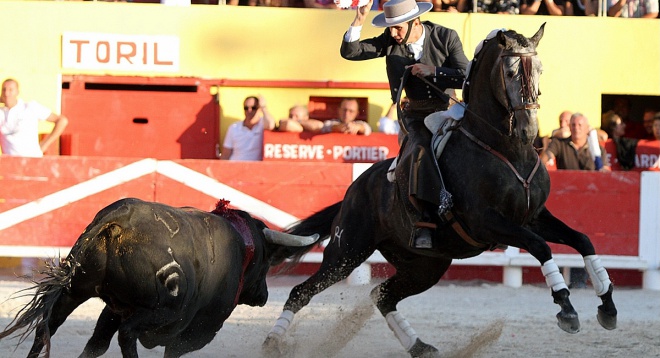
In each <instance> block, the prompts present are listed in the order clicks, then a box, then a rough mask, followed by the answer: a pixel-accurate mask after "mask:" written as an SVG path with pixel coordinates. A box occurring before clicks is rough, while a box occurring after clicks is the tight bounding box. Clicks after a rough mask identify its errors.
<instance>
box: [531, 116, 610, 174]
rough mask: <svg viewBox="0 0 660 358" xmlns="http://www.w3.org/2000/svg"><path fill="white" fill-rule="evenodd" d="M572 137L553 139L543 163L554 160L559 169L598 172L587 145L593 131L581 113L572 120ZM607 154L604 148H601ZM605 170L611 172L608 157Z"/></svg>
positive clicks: (542, 156) (542, 154)
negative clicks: (590, 132)
mask: <svg viewBox="0 0 660 358" xmlns="http://www.w3.org/2000/svg"><path fill="white" fill-rule="evenodd" d="M570 130H571V135H570V136H569V137H568V138H553V139H552V141H551V142H550V144H548V148H546V150H545V151H544V152H543V153H541V160H542V161H543V163H544V164H545V163H548V161H550V160H554V161H555V162H556V165H557V169H569V170H596V164H595V163H594V159H593V158H592V154H591V153H590V151H589V146H588V144H587V138H588V136H589V131H590V130H591V128H590V126H589V122H588V120H587V117H585V116H584V115H583V114H581V113H574V114H573V115H572V116H571V120H570ZM600 150H601V153H605V149H604V148H602V147H601V148H600ZM603 157H604V159H603V169H601V171H609V162H607V156H603Z"/></svg>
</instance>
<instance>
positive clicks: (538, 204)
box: [264, 26, 617, 357]
mask: <svg viewBox="0 0 660 358" xmlns="http://www.w3.org/2000/svg"><path fill="white" fill-rule="evenodd" d="M543 29H544V26H541V28H540V29H539V30H538V32H537V33H536V34H535V35H534V36H533V37H531V38H526V37H524V36H522V35H520V34H518V33H516V32H515V31H511V30H509V31H504V30H502V31H497V32H493V33H492V36H491V38H489V39H486V40H484V42H483V47H482V49H481V50H480V51H479V52H478V53H477V54H475V58H474V60H473V62H472V64H471V70H470V73H469V75H468V80H467V81H466V87H465V88H464V91H463V94H464V98H465V99H466V103H467V106H466V107H465V114H464V117H463V119H462V120H461V121H459V122H458V123H459V125H455V126H454V128H453V134H452V136H451V137H450V138H449V140H448V141H447V144H446V147H445V149H444V152H443V153H442V155H441V156H440V157H439V158H438V160H437V162H438V165H439V168H440V171H441V172H442V174H443V179H444V183H445V186H446V189H447V191H448V192H449V193H451V194H452V200H453V206H452V207H451V210H449V212H448V213H447V215H443V216H442V217H441V218H439V219H438V220H437V225H438V228H437V229H436V231H435V235H434V238H433V249H413V248H410V246H409V238H410V233H411V231H412V230H413V226H412V224H411V222H410V219H409V216H408V213H407V212H406V210H407V209H406V207H408V206H409V200H408V196H407V186H406V185H403V184H401V183H398V181H399V179H397V182H396V183H391V182H389V181H388V180H387V178H386V172H387V170H388V168H389V166H390V164H391V160H388V161H384V162H380V163H376V164H374V165H373V166H372V167H371V168H370V169H369V170H367V171H366V172H364V173H363V174H362V175H361V176H360V177H359V178H358V179H357V180H356V181H355V182H354V183H353V184H352V185H351V186H350V187H349V188H348V191H347V192H346V195H345V197H344V200H343V201H341V202H339V203H336V204H334V205H332V206H329V207H327V208H325V209H323V210H321V211H319V212H317V213H315V214H313V215H312V216H310V217H309V218H307V219H305V220H303V221H301V222H299V223H297V224H296V225H295V226H294V227H292V228H291V229H290V230H289V232H290V233H293V234H298V235H301V234H302V235H307V234H310V233H315V232H318V233H319V234H321V237H322V238H328V237H329V238H330V242H329V243H328V245H327V247H326V248H325V250H324V253H323V262H322V263H321V266H320V268H319V270H318V271H317V272H316V273H314V274H313V275H312V276H311V277H310V278H309V279H307V280H306V281H305V282H303V283H301V284H300V285H298V286H296V287H294V288H293V290H292V291H291V293H290V295H289V299H288V300H287V302H286V304H285V305H284V311H283V313H282V315H281V316H280V318H279V319H278V320H277V323H276V324H275V326H274V327H273V329H272V330H271V331H270V333H269V334H268V338H267V339H266V341H265V342H264V349H265V350H266V351H270V352H277V351H278V349H279V344H280V343H281V341H282V339H283V336H284V334H285V333H286V330H287V328H288V327H289V325H290V323H291V321H292V320H293V316H294V314H295V313H297V312H298V311H299V310H300V309H302V308H303V307H304V306H305V305H307V304H308V303H309V302H310V300H311V299H312V297H314V295H316V294H318V293H319V292H321V291H323V290H324V289H326V288H328V287H330V286H331V285H333V284H335V283H337V282H338V281H340V280H342V279H344V278H346V277H347V276H348V275H349V274H350V273H351V272H352V271H353V270H354V269H355V268H356V267H357V266H359V265H360V264H361V263H363V262H364V261H365V260H366V259H367V258H368V257H369V256H370V255H371V254H372V253H373V252H374V251H375V250H379V251H380V252H381V254H382V255H383V256H384V257H385V258H386V259H387V261H388V262H390V263H391V264H392V265H393V266H394V267H395V268H396V273H395V274H394V275H393V276H392V277H390V278H389V279H387V280H386V281H384V282H383V283H381V284H379V285H378V286H376V287H375V288H374V289H373V290H372V292H371V298H372V300H373V302H374V303H375V305H376V306H377V308H378V309H379V310H380V312H381V314H382V315H383V316H384V317H385V318H386V321H387V323H388V325H389V326H390V328H391V329H392V331H393V332H394V334H395V336H396V337H397V338H398V339H399V341H400V343H401V344H402V345H403V347H404V348H405V349H406V351H407V352H408V353H409V354H410V355H411V356H413V357H419V356H431V357H433V356H437V355H438V350H437V349H436V348H435V347H433V346H431V345H428V344H426V343H424V342H422V341H421V340H420V339H419V338H418V336H417V334H416V333H415V331H414V330H413V329H412V327H411V326H410V325H409V323H408V322H407V321H406V319H405V318H404V317H403V315H402V314H401V313H400V312H397V310H396V306H397V303H398V302H399V301H401V300H402V299H404V298H406V297H409V296H412V295H416V294H419V293H422V292H424V291H426V290H427V289H429V288H430V287H432V286H433V285H435V284H436V283H437V282H438V280H439V279H440V278H441V277H442V275H443V274H444V273H445V271H447V269H448V268H449V265H450V264H451V262H452V259H461V258H466V257H471V256H476V255H479V254H480V253H482V252H484V251H486V250H489V249H493V248H496V247H499V246H503V245H509V246H515V247H518V248H521V249H524V250H527V251H528V252H529V253H531V254H532V255H533V256H534V257H535V258H536V259H537V260H538V261H539V262H540V263H541V264H542V268H541V270H542V272H543V273H544V275H545V278H546V282H547V284H548V286H549V287H550V288H551V292H552V296H553V298H554V302H555V303H557V304H558V305H559V306H560V307H561V311H560V312H559V313H558V314H557V318H558V324H559V327H561V329H563V330H565V331H567V332H569V333H576V332H578V331H579V327H580V326H579V320H578V315H577V313H576V311H575V310H574V308H573V306H572V305H571V303H570V300H569V290H568V287H567V285H566V283H565V282H564V279H563V277H562V275H561V274H560V272H559V268H558V267H557V265H556V264H555V263H554V261H553V259H552V252H551V250H550V247H549V246H548V244H547V242H552V243H560V244H564V245H568V246H570V247H572V248H574V249H575V250H577V252H579V253H580V254H581V255H582V256H583V257H584V261H585V266H586V269H587V271H588V272H589V274H590V277H591V281H592V283H593V285H594V288H595V290H596V293H597V295H598V296H600V297H601V299H602V302H603V304H602V305H601V306H599V307H598V320H599V322H600V324H601V325H602V326H603V327H605V328H607V329H614V328H615V327H616V314H617V312H616V308H615V306H614V303H613V301H612V285H611V281H610V280H609V276H608V274H607V271H606V270H605V268H604V267H603V266H602V264H601V262H600V260H599V259H598V256H597V255H596V254H595V250H594V247H593V245H592V244H591V242H590V240H589V238H588V237H587V236H586V235H584V234H582V233H580V232H577V231H575V230H573V229H571V228H570V227H568V226H567V225H565V224H564V223H563V222H561V221H560V220H559V219H557V218H555V217H554V216H553V215H552V214H551V213H550V212H549V211H548V209H547V208H546V207H545V202H546V199H547V198H548V195H549V193H550V180H549V176H548V173H547V171H546V170H545V167H544V166H543V165H541V164H540V160H539V156H538V153H537V152H536V150H535V149H534V148H533V146H532V142H533V140H534V138H535V136H536V134H537V129H538V123H537V117H536V114H537V109H538V107H539V106H538V101H537V100H538V95H539V89H538V88H539V82H538V80H539V77H540V74H541V63H540V60H539V59H538V58H537V53H536V46H537V45H538V43H539V41H540V39H541V37H542V36H543ZM461 105H462V104H461ZM434 115H437V114H433V115H432V116H434ZM428 119H429V118H427V121H428ZM397 178H398V177H397ZM397 183H398V184H397ZM402 188H403V189H402Z"/></svg>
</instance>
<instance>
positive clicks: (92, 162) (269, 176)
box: [0, 156, 660, 290]
mask: <svg viewBox="0 0 660 358" xmlns="http://www.w3.org/2000/svg"><path fill="white" fill-rule="evenodd" d="M369 165H370V164H343V163H325V162H324V163H313V162H300V163H291V162H277V161H274V162H228V161H217V160H172V161H168V160H164V161H158V160H155V159H135V158H98V157H96V158H92V157H50V156H47V157H44V158H17V157H6V156H4V157H3V156H0V256H4V257H55V256H57V255H66V253H67V252H68V250H69V248H70V247H71V245H72V244H73V243H74V242H75V240H76V239H77V237H78V236H79V234H80V233H81V232H82V231H83V230H84V228H85V227H86V225H87V224H88V223H89V222H90V221H91V220H92V218H93V216H94V215H95V214H96V213H97V212H98V211H99V210H100V209H101V208H102V207H104V206H106V205H108V204H110V203H111V202H113V201H115V200H117V199H119V198H123V197H139V198H142V199H145V200H153V201H159V202H162V203H166V204H169V205H174V206H186V205H188V206H194V207H198V208H200V209H203V210H210V209H211V208H213V206H214V204H215V202H216V200H217V199H219V198H223V199H227V200H229V201H230V203H231V205H232V206H234V207H236V208H239V209H243V210H246V211H248V212H252V213H255V214H256V215H258V216H260V217H262V218H263V219H264V220H265V221H266V222H267V223H268V224H269V225H270V226H271V227H273V228H283V227H286V226H288V225H290V224H291V223H293V222H294V221H296V220H298V219H299V218H303V217H306V216H308V215H310V214H311V213H313V212H314V211H317V210H319V209H321V208H322V207H325V206H327V205H330V204H332V203H334V202H336V201H339V200H341V199H342V198H343V196H344V193H345V191H346V189H347V187H348V185H350V183H351V182H352V180H354V178H355V177H356V176H357V175H359V174H360V173H361V172H362V171H363V170H364V168H366V167H368V166H369ZM550 175H551V179H552V192H551V195H550V198H549V200H548V203H547V205H548V208H549V209H550V210H551V211H552V212H553V213H554V214H555V215H556V216H557V217H559V218H560V219H562V220H564V221H565V222H566V223H567V224H568V225H570V226H572V227H574V228H576V229H578V230H580V231H582V232H584V233H586V234H587V235H589V236H590V238H591V240H592V242H593V243H594V246H595V247H596V250H597V252H598V253H599V254H600V255H602V257H603V262H604V264H605V267H607V268H611V269H616V268H618V269H624V270H627V271H632V272H636V273H638V274H639V275H642V274H643V287H649V288H654V289H658V290H660V284H658V282H659V281H660V274H658V272H660V271H659V270H660V253H659V252H660V249H659V245H660V244H659V243H660V237H658V236H659V235H660V230H659V228H658V225H659V223H660V209H658V205H659V204H658V200H657V198H658V197H660V194H659V193H660V189H659V188H660V172H642V173H639V172H612V173H590V172H573V171H555V172H552V173H551V174H550ZM640 191H641V198H640ZM551 246H552V249H553V251H554V252H555V253H556V256H555V257H556V261H558V264H559V265H560V266H581V265H582V262H581V258H580V257H579V256H578V255H575V253H574V252H573V251H571V249H569V248H565V247H562V246H558V245H551ZM319 259H320V253H318V252H317V253H314V252H313V253H310V254H309V255H308V256H306V258H305V261H304V262H307V263H310V264H315V263H317V262H318V261H319ZM370 262H372V263H374V264H379V263H382V262H384V261H383V260H382V259H381V258H379V256H377V255H376V256H374V257H372V258H371V259H370ZM455 264H456V265H457V266H458V267H465V268H469V267H472V266H479V267H484V269H481V270H480V271H487V269H486V267H488V266H490V267H493V268H500V269H501V270H503V271H504V273H503V280H504V282H506V283H507V284H509V285H514V286H515V285H517V284H520V283H521V282H522V279H521V275H520V268H524V267H538V266H540V265H539V264H538V263H537V262H534V260H533V259H531V258H530V257H529V255H528V254H525V253H520V252H517V251H515V250H513V249H509V250H507V251H506V252H499V251H498V252H489V253H485V254H483V255H480V256H478V257H475V258H471V259H466V260H455ZM534 271H538V269H534ZM450 276H451V277H452V278H453V279H468V278H473V277H474V276H470V275H467V276H466V274H465V273H463V274H460V273H455V272H454V274H452V275H450ZM535 282H538V280H537V281H535ZM615 283H616V284H617V285H624V286H625V285H627V283H628V282H627V279H626V278H625V277H621V278H617V279H616V281H615ZM628 284H629V283H628Z"/></svg>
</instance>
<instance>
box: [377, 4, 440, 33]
mask: <svg viewBox="0 0 660 358" xmlns="http://www.w3.org/2000/svg"><path fill="white" fill-rule="evenodd" d="M432 8H433V4H432V3H430V2H417V1H415V0H390V1H388V2H386V3H385V5H383V12H382V13H380V14H378V15H376V17H374V19H373V21H371V24H372V25H374V26H376V27H390V26H395V25H399V24H402V23H404V22H408V21H410V20H412V19H414V18H416V17H418V16H419V15H421V14H423V13H425V12H428V11H429V10H431V9H432Z"/></svg>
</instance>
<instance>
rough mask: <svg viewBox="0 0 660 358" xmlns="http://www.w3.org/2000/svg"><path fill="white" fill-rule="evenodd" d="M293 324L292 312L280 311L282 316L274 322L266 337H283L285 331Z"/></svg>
mask: <svg viewBox="0 0 660 358" xmlns="http://www.w3.org/2000/svg"><path fill="white" fill-rule="evenodd" d="M291 322H293V312H292V311H289V310H284V311H282V314H281V315H280V317H279V318H278V319H277V321H276V322H275V325H274V326H273V328H271V329H270V332H268V336H269V337H270V336H272V335H277V336H279V337H282V336H284V334H285V333H286V331H287V330H288V329H289V326H290V325H291Z"/></svg>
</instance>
